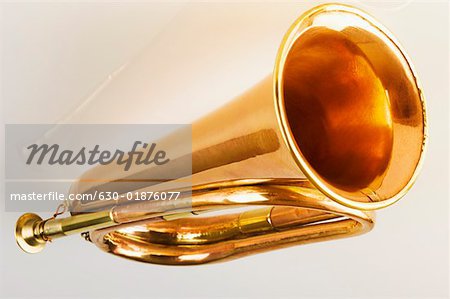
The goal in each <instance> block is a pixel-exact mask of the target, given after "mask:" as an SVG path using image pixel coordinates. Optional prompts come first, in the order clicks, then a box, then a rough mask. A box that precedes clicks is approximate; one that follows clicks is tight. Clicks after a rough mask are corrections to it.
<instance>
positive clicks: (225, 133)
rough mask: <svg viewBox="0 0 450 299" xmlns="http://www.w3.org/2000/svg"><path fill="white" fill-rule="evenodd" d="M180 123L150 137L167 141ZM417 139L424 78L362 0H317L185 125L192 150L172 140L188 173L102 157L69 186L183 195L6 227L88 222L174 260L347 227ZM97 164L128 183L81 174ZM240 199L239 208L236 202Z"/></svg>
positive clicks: (416, 146) (405, 166)
mask: <svg viewBox="0 0 450 299" xmlns="http://www.w3.org/2000/svg"><path fill="white" fill-rule="evenodd" d="M177 134H181V133H180V132H179V133H174V134H172V135H169V136H167V137H166V138H163V139H161V140H159V141H158V144H159V145H160V146H161V147H163V148H164V147H165V148H175V149H177V148H178V147H177V140H178V138H177V136H178V135H177ZM425 141H426V117H425V107H424V100H423V95H422V91H421V89H420V85H419V83H418V80H417V76H416V75H415V72H414V70H413V68H412V66H411V63H410V62H409V59H408V58H407V57H406V54H405V52H404V51H403V50H402V49H401V48H400V46H399V44H398V42H396V41H395V39H394V38H393V37H392V35H391V34H390V33H389V32H388V31H387V30H386V29H384V28H383V27H382V26H381V25H380V24H378V23H377V22H376V21H375V20H373V19H372V18H371V17H370V16H368V15H367V14H366V13H364V12H361V11H360V10H357V9H355V8H352V7H349V6H344V5H336V4H328V5H321V6H318V7H315V8H313V9H311V10H309V11H307V12H306V13H305V14H303V15H302V16H301V17H300V18H299V19H298V20H297V21H296V22H294V24H293V25H292V27H291V28H290V29H289V30H288V32H287V34H286V35H285V37H284V39H283V41H282V43H281V46H280V50H279V52H278V56H277V59H276V61H275V69H274V73H273V74H272V75H270V76H268V77H267V78H266V79H264V80H263V81H262V82H260V83H259V84H257V85H256V86H254V87H253V88H251V89H250V90H249V91H247V92H246V93H244V94H242V95H241V96H239V97H238V98H237V99H235V100H233V101H232V102H230V103H229V104H227V105H226V106H224V107H222V108H221V109H219V110H218V111H216V112H213V113H211V114H209V115H207V116H206V117H204V118H202V119H200V120H199V121H197V122H195V123H194V124H193V125H192V152H189V153H187V152H183V151H178V152H177V155H176V156H174V157H172V164H171V165H172V166H174V165H175V166H177V164H179V165H183V163H185V162H186V159H187V158H188V159H192V160H191V161H192V175H180V176H177V177H176V178H174V179H173V180H170V179H168V180H159V181H158V180H157V179H158V178H160V174H161V173H162V172H164V171H165V172H166V173H172V172H173V171H174V168H170V169H169V168H167V169H164V168H161V167H160V168H155V167H150V168H149V167H143V166H141V167H134V168H132V169H130V171H129V172H127V173H126V175H125V174H124V172H123V171H121V170H120V169H118V168H117V167H115V166H114V165H104V166H101V167H95V168H93V169H92V170H90V171H89V172H87V173H86V174H85V175H83V176H82V177H81V178H80V179H79V181H78V182H77V183H76V184H74V185H73V186H72V190H71V192H74V193H89V192H92V190H108V191H118V192H120V193H125V192H127V191H134V190H139V191H152V190H170V188H172V187H173V183H174V182H176V183H178V184H179V185H182V186H184V187H180V188H181V190H182V196H181V198H182V199H183V198H185V199H186V198H187V199H189V200H190V205H189V206H185V205H177V204H175V203H174V202H170V201H158V202H155V201H146V202H141V203H133V204H130V203H129V202H128V201H127V200H119V201H117V202H108V201H100V202H99V201H95V202H90V203H87V204H85V203H83V204H82V203H80V202H74V203H72V206H71V213H72V216H71V217H68V218H63V219H51V220H45V221H42V220H40V219H38V218H33V217H31V218H27V217H25V218H24V219H22V220H19V221H18V225H17V229H16V237H17V240H18V243H19V245H20V246H21V247H22V248H23V249H24V250H25V251H29V252H33V251H36V250H35V249H34V248H41V247H42V246H43V245H41V244H42V243H45V240H46V239H47V238H55V237H60V236H63V235H66V234H69V233H72V232H87V231H89V237H90V240H91V241H92V242H93V243H95V244H96V245H97V246H98V247H100V248H101V249H102V250H105V251H107V252H110V253H113V254H116V255H119V256H123V257H127V258H131V259H134V260H138V261H143V262H151V263H160V264H171V265H184V264H200V263H206V262H212V261H216V260H222V259H231V258H235V257H239V256H243V255H246V254H250V253H255V252H261V251H265V250H271V249H274V248H279V247H285V246H290V245H295V244H303V243H308V242H315V241H322V240H330V239H337V238H341V237H347V236H353V235H357V234H361V233H365V232H367V231H369V230H370V229H371V228H372V227H373V224H374V214H373V212H371V211H370V210H374V209H379V208H383V207H386V206H388V205H390V204H392V203H394V202H396V201H397V200H399V199H400V198H401V197H402V196H403V195H404V194H405V193H406V192H407V191H408V189H409V188H410V187H411V185H412V184H413V182H414V181H415V178H416V176H417V173H418V170H419V169H420V165H421V163H422V160H423V154H424V150H425ZM172 166H171V167H172ZM104 174H108V177H113V178H114V183H116V182H120V181H122V182H128V183H127V184H120V186H118V185H114V184H112V182H99V181H98V180H97V181H96V180H92V179H91V178H93V177H94V178H103V177H105V175H104ZM190 186H192V188H190ZM112 187H115V188H116V189H114V190H111V189H110V188H112ZM183 188H184V189H183ZM242 207H246V208H250V210H246V211H244V212H242V211H237V212H236V211H235V209H236V208H242ZM218 210H220V211H222V212H223V213H222V214H220V215H212V214H211V213H216V211H218ZM80 217H86V218H83V219H82V218H80ZM68 228H69V229H68ZM24 240H25V241H24Z"/></svg>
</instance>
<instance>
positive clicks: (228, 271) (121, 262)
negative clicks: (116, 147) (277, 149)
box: [0, 1, 449, 298]
mask: <svg viewBox="0 0 450 299" xmlns="http://www.w3.org/2000/svg"><path fill="white" fill-rule="evenodd" d="M406 2H410V1H406ZM317 3H319V2H317V1H308V2H307V3H305V2H297V3H283V4H279V3H258V2H257V3H244V2H237V3H233V4H223V3H222V4H219V3H215V4H211V3H197V4H192V3H190V4H189V3H184V2H176V3H171V4H165V3H156V2H155V3H140V2H139V3H132V4H130V3H117V2H116V3H106V2H98V3H85V2H83V3H81V2H80V3H78V2H69V3H65V4H57V3H47V4H43V3H12V2H11V3H2V4H1V21H0V25H1V56H0V57H1V71H2V72H1V81H0V82H1V112H2V123H3V124H4V123H54V122H69V123H70V122H81V123H83V122H84V123H190V122H192V121H193V120H195V119H196V118H198V117H199V116H201V115H204V114H205V113H207V112H209V111H211V110H212V109H214V108H216V107H219V106H220V105H222V104H223V103H225V102H227V101H228V100H230V99H231V98H233V97H234V96H236V95H238V94H240V93H241V92H243V91H245V90H246V89H247V88H249V87H250V86H252V85H253V84H255V83H257V82H258V81H259V80H260V79H262V78H263V77H265V76H266V75H268V74H270V73H271V71H272V68H273V62H274V57H275V54H276V51H277V47H278V45H279V43H280V41H281V38H282V36H283V34H284V32H285V31H286V30H287V28H288V27H289V25H290V24H291V23H292V22H293V21H294V20H295V19H296V17H297V16H299V15H300V14H301V13H302V12H304V11H305V10H306V9H308V8H311V7H312V6H314V4H317ZM354 4H355V5H356V6H357V7H359V8H362V9H364V10H366V11H368V12H369V13H371V14H372V15H374V16H375V17H376V18H377V19H378V20H379V21H381V22H382V23H383V24H384V25H386V26H387V27H388V28H389V29H390V30H391V31H392V32H394V34H395V35H396V36H397V38H398V39H399V40H400V42H401V43H402V45H403V46H404V47H405V48H406V49H407V52H408V54H409V55H410V57H411V59H412V61H413V62H414V64H415V66H416V69H417V71H418V74H419V77H420V79H421V81H422V84H423V87H424V91H425V95H426V98H427V106H428V116H429V125H430V143H429V150H428V155H427V159H426V161H425V166H424V169H423V171H422V174H421V176H420V177H419V180H418V181H417V183H416V185H415V186H414V188H413V189H412V190H411V191H410V192H409V193H408V195H407V196H406V197H405V198H404V199H402V200H401V201H400V202H399V203H397V204H396V205H394V206H392V207H389V208H387V209H385V210H382V211H379V213H378V214H377V216H378V217H377V224H376V227H375V229H374V230H373V231H372V232H370V233H369V234H366V235H363V236H360V237H357V238H350V239H345V240H339V241H333V242H325V243H316V244H311V245H306V246H299V247H291V248H288V249H283V250H278V251H273V252H269V253H264V254H259V255H254V256H250V257H247V258H243V259H238V260H235V261H231V262H227V263H217V264H211V265H204V266H196V267H167V266H158V265H151V264H141V263H137V262H131V261H128V260H125V259H121V258H118V257H115V256H112V255H108V254H105V253H103V252H101V251H100V250H98V249H97V248H96V247H95V246H94V245H92V244H89V243H86V242H85V241H84V240H82V239H81V238H80V237H79V236H73V237H69V238H66V239H64V240H57V241H55V242H54V243H52V244H49V246H48V247H47V248H46V249H45V250H44V251H43V252H42V253H40V254H37V255H27V254H24V253H22V252H21V251H19V249H18V248H17V246H16V244H15V241H14V234H13V231H14V224H15V221H16V219H17V217H18V216H19V214H17V213H6V212H4V211H3V208H2V212H1V214H0V216H1V219H0V222H1V230H0V237H1V247H0V250H1V253H0V275H1V283H0V296H1V297H5V298H9V297H15V296H18V297H25V298H31V297H35V296H36V297H44V298H52V297H54V298H61V297H63V296H75V297H81V298H87V297H93V298H97V297H108V298H112V297H127V298H133V297H145V298H153V297H155V298H156V297H182V296H185V297H201V296H204V297H208V298H211V297H235V296H243V297H251V296H254V297H257V298H261V297H271V298H277V297H280V296H286V297H295V298H299V297H301V298H337V297H341V298H351V297H354V298H372V297H374V298H375V297H377V298H378V297H382V298H399V297H405V298H412V297H417V298H433V297H437V298H447V296H448V291H449V290H448V285H449V283H448V279H449V277H448V276H449V273H448V272H449V271H448V268H449V267H448V262H449V259H448V253H449V246H448V239H449V238H448V237H449V236H448V229H449V226H448V212H449V211H448V199H449V196H448V180H449V176H448V150H449V147H448V106H449V105H448V103H449V94H448V85H449V73H448V65H449V60H448V57H449V45H448V41H449V30H448V20H449V5H448V3H447V2H444V1H442V2H432V1H424V2H421V3H419V2H412V3H405V2H397V3H394V2H375V1H372V2H362V1H360V2H355V3H354ZM1 133H2V134H4V132H3V128H2V130H1ZM2 137H3V136H2ZM1 150H2V152H1V153H0V154H1V157H2V160H1V163H2V169H4V160H3V159H4V158H3V157H4V152H3V147H2V148H1ZM1 176H2V178H3V177H4V174H3V171H2V173H1ZM1 188H3V185H2V186H1ZM0 191H1V193H0V194H3V190H0ZM42 216H45V217H47V216H49V215H42Z"/></svg>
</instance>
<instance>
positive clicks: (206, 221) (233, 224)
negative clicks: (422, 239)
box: [90, 181, 374, 265]
mask: <svg viewBox="0 0 450 299" xmlns="http://www.w3.org/2000/svg"><path fill="white" fill-rule="evenodd" d="M192 205H193V210H197V209H205V210H208V209H209V208H210V207H211V206H212V207H213V209H217V208H218V207H220V208H227V207H236V206H266V207H264V208H257V209H253V210H250V211H245V212H242V213H234V214H226V215H220V216H214V217H208V216H206V217H198V216H192V217H188V218H182V219H174V220H164V219H158V220H157V221H155V222H148V221H140V222H131V223H129V224H126V223H125V224H122V225H119V226H114V227H110V228H105V229H100V230H93V231H91V232H90V239H91V240H92V242H94V243H95V244H96V245H97V246H98V247H99V248H101V249H102V250H104V251H107V252H110V253H113V254H116V255H119V256H123V257H128V258H131V259H134V260H138V261H142V262H150V263H158V264H170V265H192V264H202V263H206V262H212V261H216V260H219V259H220V260H224V259H232V258H236V257H240V256H244V255H248V254H251V253H256V252H262V251H267V250H272V249H275V248H282V247H287V246H293V245H298V244H304V243H310V242H317V241H324V240H332V239H338V238H343V237H349V236H354V235H359V234H362V233H365V232H368V231H370V230H371V229H372V227H373V225H374V214H373V212H363V211H359V210H356V209H352V208H347V207H345V206H342V205H340V204H337V203H336V202H334V201H332V200H330V199H329V198H327V197H325V196H324V195H323V194H322V193H320V192H318V191H317V190H316V189H314V188H312V186H311V185H309V184H308V183H307V182H298V181H297V182H296V181H292V182H289V183H287V182H285V183H284V184H276V183H273V182H272V183H265V184H257V185H253V186H238V187H228V188H220V189H217V190H209V191H208V192H197V193H195V192H194V193H193V195H192ZM140 211H142V207H139V208H136V213H137V214H138V215H135V216H133V215H134V213H133V211H132V210H130V209H129V207H127V208H126V212H122V211H120V208H119V209H118V210H115V211H114V213H113V214H114V215H115V217H117V218H116V219H120V218H121V214H122V213H124V214H125V216H126V218H127V219H130V217H137V218H142V217H145V216H144V215H142V214H140Z"/></svg>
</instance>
